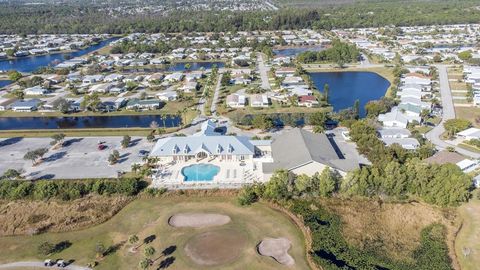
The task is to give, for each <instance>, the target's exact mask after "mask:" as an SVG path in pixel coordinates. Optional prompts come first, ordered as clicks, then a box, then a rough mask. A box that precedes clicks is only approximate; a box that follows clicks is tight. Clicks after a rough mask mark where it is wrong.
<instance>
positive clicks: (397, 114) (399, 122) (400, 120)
mask: <svg viewBox="0 0 480 270" xmlns="http://www.w3.org/2000/svg"><path fill="white" fill-rule="evenodd" d="M378 121H380V122H382V124H383V126H384V127H397V128H406V127H407V124H408V118H407V117H406V116H405V115H404V114H402V112H401V111H400V110H398V109H397V108H396V107H394V108H393V109H392V111H391V112H388V113H385V114H380V115H379V116H378Z"/></svg>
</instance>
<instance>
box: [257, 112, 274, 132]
mask: <svg viewBox="0 0 480 270" xmlns="http://www.w3.org/2000/svg"><path fill="white" fill-rule="evenodd" d="M252 126H253V127H254V128H258V129H261V130H265V131H266V130H269V129H271V128H272V127H273V120H272V119H271V118H270V117H268V116H266V115H263V114H257V115H255V116H254V117H253V119H252Z"/></svg>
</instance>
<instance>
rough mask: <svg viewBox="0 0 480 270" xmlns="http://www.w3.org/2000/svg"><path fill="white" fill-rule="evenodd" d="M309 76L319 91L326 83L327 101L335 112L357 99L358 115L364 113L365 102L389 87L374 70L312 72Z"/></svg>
mask: <svg viewBox="0 0 480 270" xmlns="http://www.w3.org/2000/svg"><path fill="white" fill-rule="evenodd" d="M310 77H311V78H312V81H313V83H314V84H315V86H316V87H317V89H319V90H320V91H321V92H323V87H324V85H325V84H328V86H329V89H330V90H329V94H328V96H329V97H328V101H329V103H330V104H332V106H333V111H335V112H338V111H341V110H343V109H348V108H351V107H353V104H354V103H355V101H356V100H357V99H358V100H359V101H360V117H364V116H365V114H366V113H365V104H367V103H368V102H369V101H371V100H379V99H380V98H382V97H383V96H385V93H386V92H387V89H388V87H390V82H389V81H388V80H387V79H385V78H384V77H382V76H380V75H378V74H377V73H374V72H355V71H349V72H313V73H310Z"/></svg>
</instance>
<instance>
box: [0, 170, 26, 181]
mask: <svg viewBox="0 0 480 270" xmlns="http://www.w3.org/2000/svg"><path fill="white" fill-rule="evenodd" d="M21 175H22V173H21V172H20V171H19V170H15V169H8V170H6V171H5V172H4V173H3V175H2V176H1V177H0V180H16V179H19V178H20V177H21Z"/></svg>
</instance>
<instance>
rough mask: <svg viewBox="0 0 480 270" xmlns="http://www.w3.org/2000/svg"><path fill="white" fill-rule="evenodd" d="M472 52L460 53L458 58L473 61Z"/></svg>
mask: <svg viewBox="0 0 480 270" xmlns="http://www.w3.org/2000/svg"><path fill="white" fill-rule="evenodd" d="M472 57H473V56H472V52H471V51H463V52H460V53H458V58H460V59H461V60H463V61H469V60H471V59H472Z"/></svg>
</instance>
